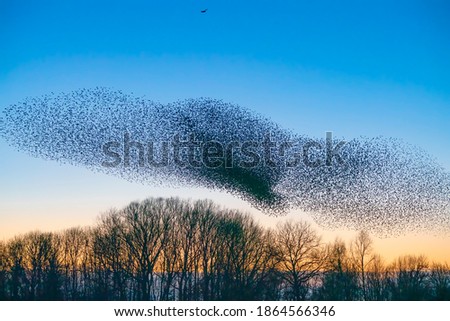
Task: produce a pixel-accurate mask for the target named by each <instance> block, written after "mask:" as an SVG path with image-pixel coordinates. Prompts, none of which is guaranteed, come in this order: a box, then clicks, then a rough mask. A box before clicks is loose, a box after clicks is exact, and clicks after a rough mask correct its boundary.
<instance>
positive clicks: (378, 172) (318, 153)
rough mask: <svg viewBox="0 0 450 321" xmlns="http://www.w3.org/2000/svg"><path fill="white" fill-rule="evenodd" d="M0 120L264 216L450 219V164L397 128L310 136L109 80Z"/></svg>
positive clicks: (79, 159) (388, 231) (33, 136)
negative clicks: (244, 204)
mask: <svg viewBox="0 0 450 321" xmlns="http://www.w3.org/2000/svg"><path fill="white" fill-rule="evenodd" d="M0 125H1V126H0V136H1V137H3V138H4V139H5V140H6V141H7V142H8V144H9V145H11V146H13V147H15V148H16V149H18V150H20V151H24V152H27V153H28V154H30V155H32V156H34V157H40V158H44V159H48V160H53V161H57V162H60V163H66V164H73V165H78V166H84V167H86V168H89V169H90V170H93V171H95V172H102V173H106V174H111V175H115V176H119V177H121V178H123V179H126V180H128V181H132V182H141V183H144V184H151V185H155V184H157V185H168V184H169V185H172V186H195V187H206V188H210V189H215V190H219V191H224V192H227V193H231V194H233V195H236V196H238V197H240V198H242V199H244V200H245V201H248V202H249V203H250V204H251V205H252V206H254V207H255V208H257V209H259V210H261V211H262V212H264V213H267V214H270V215H282V214H285V213H287V212H289V211H292V210H295V209H300V210H303V211H305V212H307V213H309V214H310V215H311V216H312V217H313V218H314V220H315V221H316V222H317V224H319V225H321V226H322V227H324V228H329V229H340V228H347V229H365V230H367V231H370V232H372V233H375V234H377V235H380V236H383V235H384V236H392V235H398V234H402V233H404V232H406V231H445V232H448V231H449V230H450V174H449V173H448V172H446V171H445V169H444V168H443V167H442V166H440V165H439V164H438V163H437V162H436V160H434V159H433V157H431V156H430V155H428V154H427V153H426V152H424V151H423V150H421V149H420V148H418V147H415V146H414V145H410V144H407V143H405V142H403V141H401V140H398V139H394V138H385V137H377V138H364V137H360V138H357V139H352V140H350V141H347V142H343V141H340V140H337V139H334V140H329V139H328V138H330V137H327V138H326V139H325V138H319V139H313V138H310V137H306V136H304V135H300V134H298V133H293V132H292V131H289V130H286V129H283V128H281V127H280V126H279V125H277V124H275V123H273V122H272V121H270V120H269V119H267V118H265V117H262V116H260V115H258V114H255V113H254V112H252V111H250V110H248V109H245V108H242V107H241V106H238V105H235V104H229V103H226V102H223V101H221V100H215V99H207V98H199V99H188V100H183V101H177V102H174V103H169V104H161V103H157V102H153V101H150V100H147V99H144V98H139V97H134V96H133V95H130V94H126V93H123V92H121V91H117V90H112V89H108V88H92V89H81V90H77V91H73V92H68V93H63V94H49V95H46V96H43V97H37V98H28V99H26V100H24V101H22V102H19V103H17V104H14V105H11V106H9V107H7V108H6V109H5V110H4V113H3V116H2V117H0Z"/></svg>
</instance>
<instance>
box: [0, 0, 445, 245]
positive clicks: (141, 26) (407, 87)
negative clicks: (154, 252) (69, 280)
mask: <svg viewBox="0 0 450 321" xmlns="http://www.w3.org/2000/svg"><path fill="white" fill-rule="evenodd" d="M92 2H93V1H53V2H51V1H42V2H31V1H30V2H22V1H1V2H0V110H2V109H3V108H4V107H6V106H8V105H9V104H12V103H15V102H17V101H20V100H22V99H24V98H25V97H28V96H35V95H41V94H45V93H47V92H50V91H53V92H60V91H69V90H74V89H78V88H81V87H92V86H109V87H113V88H116V89H122V90H124V91H129V92H133V93H135V94H136V95H143V96H146V97H147V98H149V99H154V100H158V101H161V102H170V101H173V100H176V99H184V98H189V97H200V96H203V97H205V96H206V97H213V98H220V99H223V100H225V101H230V102H234V103H238V104H240V105H243V106H245V107H247V108H250V109H252V110H254V111H256V112H259V113H260V114H263V115H265V116H267V117H269V118H271V119H273V120H274V121H276V122H277V123H279V124H280V125H282V126H283V127H287V128H290V129H293V130H295V131H297V132H298V133H300V134H307V135H311V136H316V137H317V136H322V135H324V133H325V132H326V131H329V130H331V131H333V132H335V136H339V137H345V138H347V139H350V138H353V137H358V136H360V135H363V136H378V135H384V136H389V137H398V138H402V139H404V140H405V141H407V142H410V143H413V144H416V145H418V146H420V147H422V148H424V149H425V150H427V151H428V152H429V153H430V154H431V155H433V156H434V157H436V159H437V160H438V162H439V163H441V164H442V165H443V166H444V167H445V168H447V170H449V171H450V140H449V137H450V129H449V123H450V19H448V17H449V14H450V3H449V2H448V1H395V2H394V1H283V2H281V1H264V0H258V1H235V0H227V1H224V0H223V1H219V0H210V1H206V0H201V1H200V0H198V1H190V0H179V1H172V0H165V1H129V2H122V3H119V2H114V1H105V2H96V3H95V4H94V3H92ZM205 8H208V11H207V13H206V14H201V13H200V10H202V9H205ZM0 151H1V155H2V157H1V159H0V168H1V171H0V180H1V181H2V184H1V185H0V226H2V225H3V226H7V224H9V225H8V226H10V227H11V226H12V224H18V223H17V222H18V221H17V219H18V218H20V217H21V218H22V219H23V220H27V218H29V217H31V216H32V215H37V214H33V213H34V212H35V211H36V210H35V209H36V207H38V208H40V210H39V211H37V212H39V213H41V212H42V213H44V212H45V213H46V214H45V215H47V216H46V217H47V218H48V220H50V221H51V220H52V218H53V219H55V220H56V217H60V216H61V212H64V213H68V214H65V215H66V216H67V217H69V216H70V218H71V221H70V222H71V223H75V224H77V222H82V223H84V222H86V221H87V220H88V219H92V217H94V216H95V215H96V214H97V213H98V211H100V210H106V209H107V208H108V207H109V206H111V205H115V206H121V205H124V204H125V203H127V202H128V201H130V200H132V199H137V198H143V197H145V196H150V195H153V194H161V195H173V194H176V195H181V196H185V197H192V198H196V197H204V196H208V195H209V196H211V197H212V198H215V199H217V200H219V201H220V200H221V197H223V199H222V201H223V202H226V203H227V204H228V203H229V202H232V203H233V202H234V203H233V204H237V206H243V207H245V204H243V203H242V202H240V201H238V200H235V199H233V198H232V197H231V196H220V195H218V194H214V192H207V191H198V190H192V189H191V190H190V189H185V190H178V191H174V190H171V189H167V190H166V189H162V188H159V187H152V186H142V185H136V184H131V183H127V182H122V181H120V180H119V179H117V178H110V177H105V176H104V175H103V174H96V173H91V172H89V171H87V170H85V169H83V168H74V167H70V166H61V165H59V164H54V163H51V162H46V161H43V160H38V159H31V158H29V157H28V156H26V155H24V154H21V153H19V152H16V151H14V150H13V149H12V148H10V147H9V146H8V145H7V144H6V143H5V142H3V141H1V142H0ZM208 193H211V194H208ZM24 195H26V199H24ZM56 197H57V198H58V202H56V203H58V204H59V205H58V204H56V203H55V201H54V199H55V198H56ZM55 204H56V205H55ZM39 206H40V207H39ZM68 207H70V210H67V208H68ZM80 212H83V213H84V214H83V215H85V217H86V220H81V219H80V220H79V221H77V219H76V215H78V216H80V214H79V213H80ZM49 213H50V214H49ZM76 213H78V214H76ZM42 215H43V214H42ZM52 215H53V216H52ZM58 215H59V216H58ZM71 215H72V216H71ZM16 221H17V222H16ZM30 224H31V223H30ZM30 224H29V225H30ZM80 224H81V223H80ZM30 226H31V225H30ZM30 226H28V225H27V228H29V227H30ZM1 233H2V231H0V235H1ZM3 233H6V232H3ZM0 238H1V237H0Z"/></svg>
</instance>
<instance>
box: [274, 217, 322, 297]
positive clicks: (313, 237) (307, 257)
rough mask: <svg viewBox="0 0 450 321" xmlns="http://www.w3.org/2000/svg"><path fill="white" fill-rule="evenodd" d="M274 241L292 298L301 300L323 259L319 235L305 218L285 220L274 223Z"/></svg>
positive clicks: (305, 294)
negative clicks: (277, 223) (302, 219)
mask: <svg viewBox="0 0 450 321" xmlns="http://www.w3.org/2000/svg"><path fill="white" fill-rule="evenodd" d="M276 245H277V248H278V253H280V255H281V260H280V269H281V271H282V272H283V275H284V280H285V282H287V284H288V285H289V287H290V289H291V290H292V299H294V300H304V299H305V298H306V296H307V294H308V290H309V282H311V281H312V280H313V278H314V277H316V276H317V275H319V273H320V271H321V270H322V268H323V267H324V266H325V263H326V259H327V253H326V249H325V246H324V245H323V244H322V242H321V238H320V236H319V235H318V234H317V233H316V232H315V231H314V230H313V229H312V227H311V225H310V224H309V223H307V222H303V221H298V222H292V221H287V222H285V223H283V224H279V225H278V228H277V232H276Z"/></svg>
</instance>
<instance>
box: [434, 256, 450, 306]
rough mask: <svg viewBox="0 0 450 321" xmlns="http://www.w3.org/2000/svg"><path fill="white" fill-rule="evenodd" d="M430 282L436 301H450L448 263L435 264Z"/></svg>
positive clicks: (449, 267) (449, 270)
mask: <svg viewBox="0 0 450 321" xmlns="http://www.w3.org/2000/svg"><path fill="white" fill-rule="evenodd" d="M430 282H431V286H432V288H433V298H434V299H435V300H446V301H448V300H450V266H449V265H448V263H433V265H432V268H431V274H430Z"/></svg>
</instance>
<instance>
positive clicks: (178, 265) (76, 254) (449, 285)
mask: <svg viewBox="0 0 450 321" xmlns="http://www.w3.org/2000/svg"><path fill="white" fill-rule="evenodd" d="M0 300H450V267H449V265H448V264H442V263H430V262H429V261H428V260H427V258H426V257H425V256H413V255H411V256H403V257H399V258H398V259H396V260H395V261H394V262H392V263H390V264H386V263H385V262H384V261H383V259H382V257H381V256H380V255H378V254H376V253H375V252H374V249H373V246H372V240H371V238H370V236H369V234H368V233H366V232H364V231H361V232H359V233H358V235H357V236H356V237H355V238H354V239H353V240H352V241H351V242H349V243H348V244H346V243H345V242H343V241H342V240H340V239H336V240H335V241H334V242H332V243H329V244H327V243H325V242H323V241H322V239H321V237H320V235H319V234H318V233H317V232H316V231H315V230H314V229H313V228H312V227H311V226H310V225H309V224H308V223H306V222H303V221H285V222H282V223H280V224H279V225H277V227H276V228H263V227H261V226H260V225H258V224H257V223H256V222H255V221H254V220H253V219H252V217H251V216H249V215H247V214H244V213H242V212H240V211H236V210H229V209H223V208H220V207H218V206H217V205H215V204H214V203H212V202H211V201H207V200H204V201H196V202H190V201H183V200H180V199H177V198H170V199H162V198H157V199H156V198H149V199H146V200H144V201H142V202H133V203H130V204H129V205H128V206H126V207H125V208H123V209H120V210H116V209H113V210H110V211H109V212H107V213H105V214H103V215H101V216H100V217H99V218H98V222H97V223H96V224H95V226H93V227H89V228H80V227H76V228H71V229H67V230H65V231H62V232H60V233H44V232H38V231H35V232H30V233H28V234H25V235H20V236H16V237H14V238H12V239H10V240H8V241H6V242H0Z"/></svg>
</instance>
